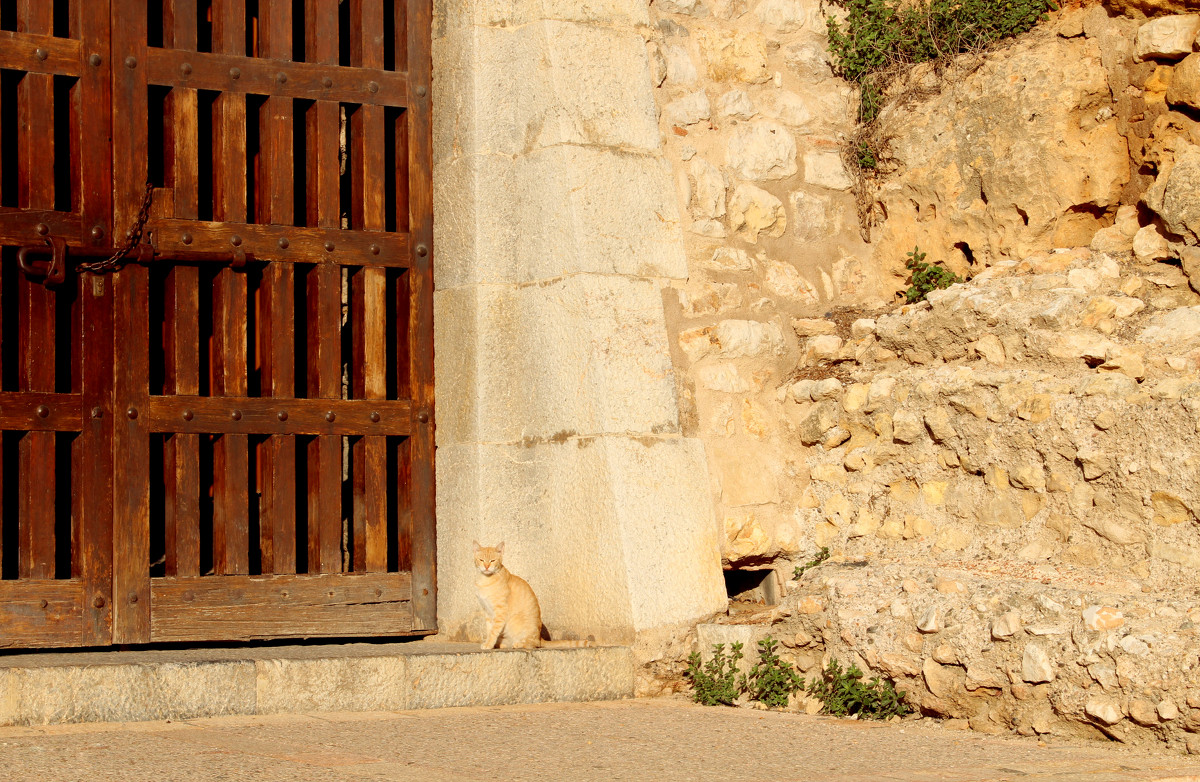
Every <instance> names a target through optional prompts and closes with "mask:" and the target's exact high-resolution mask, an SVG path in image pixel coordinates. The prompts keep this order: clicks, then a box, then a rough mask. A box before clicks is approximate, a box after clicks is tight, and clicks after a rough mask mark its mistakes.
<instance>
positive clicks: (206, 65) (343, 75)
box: [146, 49, 408, 108]
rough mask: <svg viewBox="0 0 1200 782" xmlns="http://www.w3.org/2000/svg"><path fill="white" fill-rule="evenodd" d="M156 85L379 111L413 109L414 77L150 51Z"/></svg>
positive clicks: (149, 69) (149, 76) (149, 62)
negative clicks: (334, 103) (410, 90)
mask: <svg viewBox="0 0 1200 782" xmlns="http://www.w3.org/2000/svg"><path fill="white" fill-rule="evenodd" d="M146 60H147V62H146V76H147V79H148V80H149V82H150V83H151V84H160V85H165V86H172V87H191V88H193V89H199V90H214V91H216V92H241V93H250V94H253V95H271V96H277V97H283V98H300V99H302V100H328V101H337V102H340V103H359V104H366V105H373V106H394V107H397V108H400V107H404V106H407V105H408V74H407V73H404V72H403V71H385V70H378V69H374V68H351V67H347V66H332V67H331V66H329V65H319V64H316V63H306V62H286V61H283V60H270V59H266V58H261V57H239V56H237V55H229V54H208V53H199V52H189V51H176V50H173V49H150V50H149V52H148V53H147V57H146Z"/></svg>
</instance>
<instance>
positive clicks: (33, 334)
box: [17, 194, 60, 578]
mask: <svg viewBox="0 0 1200 782" xmlns="http://www.w3.org/2000/svg"><path fill="white" fill-rule="evenodd" d="M51 197H53V194H51ZM17 296H18V298H19V301H20V304H19V310H18V316H17V328H18V350H17V354H18V358H19V361H20V368H19V371H18V373H17V386H18V388H19V389H20V390H21V391H41V392H53V391H54V381H55V372H54V369H55V367H54V363H55V331H56V321H55V317H56V309H57V307H56V303H57V302H56V297H55V294H54V291H53V290H52V289H50V288H47V287H45V286H43V285H41V284H40V283H36V282H31V281H30V280H28V279H26V278H25V277H24V276H21V277H20V278H19V280H18V283H17ZM39 406H41V407H45V408H46V409H47V410H50V409H53V407H60V405H58V404H55V405H53V407H51V405H48V404H45V403H44V402H43V403H42V404H41V405H39ZM36 407H37V406H35V413H34V414H35V415H37V410H36ZM47 418H49V416H48V415H47ZM54 458H55V445H54V433H53V432H48V431H31V432H28V433H26V434H25V435H24V436H23V437H22V438H21V443H20V446H19V462H18V477H17V496H18V503H17V504H18V509H17V518H18V519H19V527H18V528H19V531H20V532H19V542H18V547H17V550H18V555H17V563H18V566H17V572H18V575H19V576H20V577H21V578H54V550H55V529H54V510H55V508H54V504H55V493H54V490H55V484H56V480H57V477H58V470H57V469H56V466H55V463H54Z"/></svg>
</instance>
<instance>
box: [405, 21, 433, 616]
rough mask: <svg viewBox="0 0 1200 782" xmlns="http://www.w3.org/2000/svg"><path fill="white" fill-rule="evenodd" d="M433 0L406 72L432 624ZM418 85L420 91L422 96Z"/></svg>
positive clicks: (415, 483) (415, 462)
mask: <svg viewBox="0 0 1200 782" xmlns="http://www.w3.org/2000/svg"><path fill="white" fill-rule="evenodd" d="M432 18H433V3H432V0H409V1H408V72H409V75H410V78H411V84H412V87H413V92H414V94H415V95H416V96H418V97H417V98H416V100H414V102H413V105H412V108H410V109H409V110H408V111H406V112H405V114H406V115H407V117H408V122H409V126H408V161H409V215H410V217H409V220H410V222H409V226H410V232H411V234H412V246H413V267H412V270H411V271H410V272H409V278H410V281H409V288H410V291H411V303H412V306H411V309H410V311H409V319H410V338H411V342H412V346H413V347H412V355H411V361H412V364H411V366H412V399H413V410H414V413H415V415H416V419H417V420H416V421H415V422H414V423H413V436H412V438H411V440H412V443H411V448H412V514H413V532H412V541H413V542H412V559H413V569H412V574H413V610H414V620H413V623H414V628H417V629H423V630H430V631H435V630H436V629H437V572H436V571H437V535H436V533H435V530H434V482H433V458H434V444H433V424H434V409H433V267H432V262H433V122H432V120H433V117H432V101H431V94H430V91H431V88H432V85H431V81H432V77H433V65H432V60H431V58H430V34H431V29H430V25H431V23H432ZM422 91H424V92H425V95H424V96H421V92H422Z"/></svg>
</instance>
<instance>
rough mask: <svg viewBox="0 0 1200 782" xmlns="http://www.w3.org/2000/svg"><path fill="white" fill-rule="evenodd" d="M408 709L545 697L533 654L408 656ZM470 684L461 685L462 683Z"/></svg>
mask: <svg viewBox="0 0 1200 782" xmlns="http://www.w3.org/2000/svg"><path fill="white" fill-rule="evenodd" d="M407 662H408V671H407V673H408V681H406V682H405V684H406V685H407V687H406V689H407V691H408V693H407V694H408V704H407V706H406V707H405V708H409V709H430V708H446V707H452V706H499V705H502V704H508V703H537V702H540V701H546V700H548V697H547V696H548V688H547V687H546V683H545V682H542V681H539V680H538V678H537V676H536V675H535V672H536V670H537V667H536V665H535V664H534V662H533V655H532V654H529V653H527V652H525V651H516V650H513V651H509V650H502V649H500V650H493V651H491V652H488V653H487V654H459V655H441V654H431V655H414V656H412V657H411V658H409V659H408V661H407ZM464 681H469V682H472V683H473V685H474V686H472V687H463V686H462V685H463V682H464Z"/></svg>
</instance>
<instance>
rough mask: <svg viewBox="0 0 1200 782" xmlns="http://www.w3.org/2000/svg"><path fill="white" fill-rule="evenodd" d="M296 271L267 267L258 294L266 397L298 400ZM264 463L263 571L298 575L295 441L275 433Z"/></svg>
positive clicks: (267, 445) (276, 265) (277, 265)
mask: <svg viewBox="0 0 1200 782" xmlns="http://www.w3.org/2000/svg"><path fill="white" fill-rule="evenodd" d="M294 290H295V270H294V267H293V266H292V264H290V263H271V264H268V266H267V268H266V270H265V271H264V272H263V284H262V286H261V287H260V288H259V294H260V295H261V296H262V297H263V306H262V322H261V323H260V324H259V334H260V335H261V342H260V344H259V353H258V354H259V356H260V357H261V360H262V388H263V394H264V395H269V396H272V397H276V398H279V399H290V398H292V397H293V396H295V389H296V370H295V363H294V361H295V353H294V346H295V312H294V310H295V305H294V301H295V300H294V298H293V297H294ZM261 453H262V454H263V457H264V458H263V459H262V460H261V464H262V470H263V477H262V510H261V519H262V521H261V540H262V542H261V547H262V572H263V573H295V572H296V486H295V482H296V438H295V437H294V436H291V435H273V436H271V437H269V438H267V440H266V441H265V442H264V443H263V446H262V450H261Z"/></svg>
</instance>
